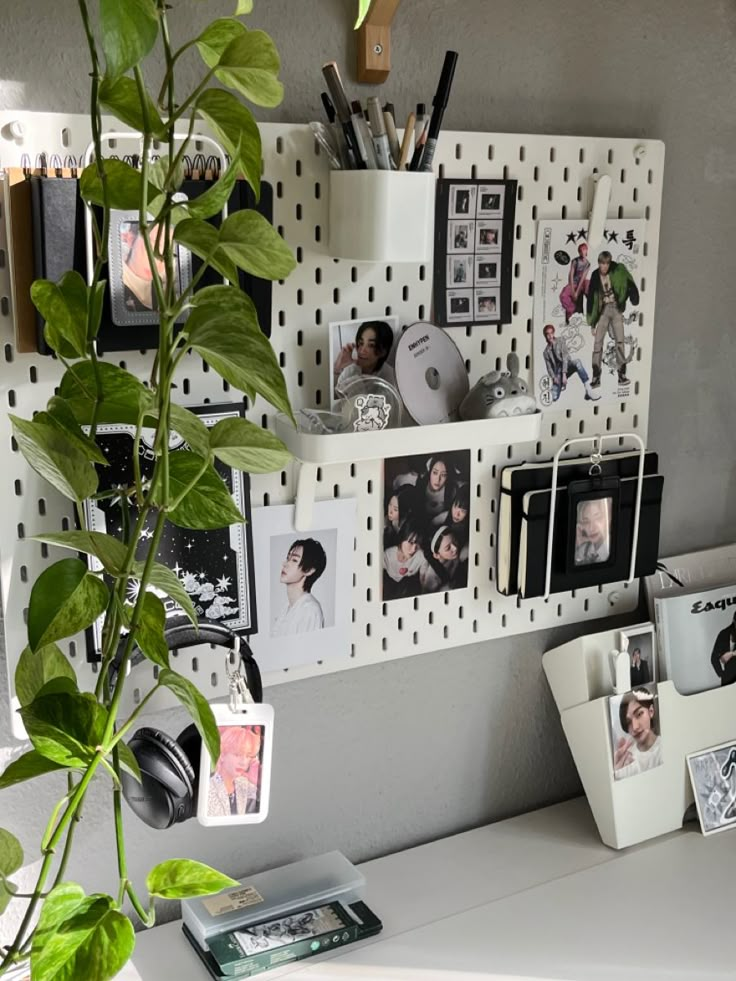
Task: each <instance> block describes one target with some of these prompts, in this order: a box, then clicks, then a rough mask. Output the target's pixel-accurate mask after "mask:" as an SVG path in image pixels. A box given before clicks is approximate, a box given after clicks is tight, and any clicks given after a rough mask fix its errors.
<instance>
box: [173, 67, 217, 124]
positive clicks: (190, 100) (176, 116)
mask: <svg viewBox="0 0 736 981" xmlns="http://www.w3.org/2000/svg"><path fill="white" fill-rule="evenodd" d="M214 74H215V69H214V68H210V70H209V71H208V72H207V74H206V75H205V77H204V78H203V79H202V81H201V82H200V83H199V85H198V86H197V87H196V89H195V90H194V91H193V92H192V94H191V95H190V96H189V97H188V98H187V99H185V101H184V102H182V104H181V105H180V106H179V108H178V109H177V110H176V112H174V113H173V114H172V115H171V116H170V117H169V125H172V124H173V123H177V122H178V121H179V120H180V119H181V117H182V116H183V115H184V114H185V113H186V111H187V109H189V107H190V106H192V105H194V103H195V102H196V101H197V99H198V98H199V97H200V95H201V94H202V93H203V92H204V90H205V89H206V88H207V86H208V85H209V84H210V82H211V81H212V78H213V76H214Z"/></svg>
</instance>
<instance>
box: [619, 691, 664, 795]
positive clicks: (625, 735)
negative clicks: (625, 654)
mask: <svg viewBox="0 0 736 981" xmlns="http://www.w3.org/2000/svg"><path fill="white" fill-rule="evenodd" d="M608 704H609V710H610V718H611V752H612V759H613V775H614V777H615V779H616V780H623V779H625V778H626V777H633V776H636V775H637V774H639V773H644V772H645V771H646V770H652V769H654V768H655V767H658V766H661V765H662V762H663V760H662V736H661V733H660V730H659V712H658V704H657V686H656V685H639V686H637V687H636V688H634V689H633V690H632V691H629V692H626V694H625V695H612V696H611V697H610V698H609V700H608Z"/></svg>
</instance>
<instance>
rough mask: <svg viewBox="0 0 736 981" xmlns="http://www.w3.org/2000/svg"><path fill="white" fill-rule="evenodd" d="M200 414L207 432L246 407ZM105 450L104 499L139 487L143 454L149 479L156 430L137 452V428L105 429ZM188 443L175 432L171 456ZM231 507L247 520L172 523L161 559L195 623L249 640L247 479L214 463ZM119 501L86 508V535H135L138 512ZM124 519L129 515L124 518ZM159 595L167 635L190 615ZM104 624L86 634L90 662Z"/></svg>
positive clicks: (142, 549) (252, 604)
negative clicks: (206, 526)
mask: <svg viewBox="0 0 736 981" xmlns="http://www.w3.org/2000/svg"><path fill="white" fill-rule="evenodd" d="M189 408H190V410H191V411H192V412H196V413H197V415H198V416H199V418H200V420H201V421H202V422H203V423H204V425H205V426H207V427H208V428H211V427H213V426H215V425H216V424H217V423H218V422H220V421H221V420H223V419H229V418H233V417H235V418H239V417H241V416H243V415H244V408H243V406H242V405H238V404H235V403H231V404H220V405H205V406H189ZM97 434H98V442H99V445H100V449H101V450H102V452H103V453H104V454H105V457H106V458H107V460H108V461H109V464H110V465H109V466H107V467H102V466H98V467H97V472H98V478H99V492H100V493H104V492H105V491H111V490H115V489H117V488H119V487H121V486H122V487H123V488H127V487H131V486H132V485H133V484H134V482H135V473H134V468H133V457H134V454H135V452H136V449H137V452H138V459H139V462H140V470H141V477H142V479H144V480H145V479H146V478H147V477H150V475H151V472H152V460H153V452H152V450H153V447H152V438H153V435H154V432H153V430H150V429H145V428H144V429H143V430H142V432H141V438H140V442H139V444H138V446H137V447H136V439H135V437H136V427H135V426H128V425H123V424H117V423H111V424H101V425H98V427H97ZM188 450H189V446H188V444H187V443H186V442H185V441H184V439H183V438H182V437H180V436H179V435H178V434H176V433H174V432H172V434H171V438H170V442H169V452H170V453H172V454H174V453H180V452H181V453H185V452H187V451H188ZM213 466H214V468H215V470H216V471H217V473H218V475H219V476H220V478H221V479H222V482H223V484H224V486H225V487H226V488H227V491H228V493H229V494H230V495H231V497H232V499H233V503H234V504H235V506H236V507H237V508H238V510H239V511H240V513H241V514H242V515H243V516H244V517H245V519H246V521H245V524H242V523H240V524H234V525H230V526H229V527H227V528H216V529H210V530H206V531H205V530H196V529H192V528H184V527H180V526H179V525H177V524H174V523H173V522H171V521H167V522H166V525H165V527H164V531H163V534H162V536H161V539H160V542H159V547H158V551H157V553H156V560H157V561H158V562H160V563H162V564H163V565H165V566H167V567H168V568H169V569H171V570H172V572H173V573H174V574H175V575H176V576H177V577H178V578H179V580H180V582H181V584H182V586H183V588H184V589H185V590H186V592H187V593H188V594H189V597H190V599H191V600H192V603H193V604H194V609H195V612H196V614H197V617H198V619H199V620H200V622H202V623H212V622H214V623H222V624H224V625H225V626H226V627H228V628H229V629H230V630H232V631H233V632H234V633H237V634H241V635H245V634H249V633H250V632H251V631H253V630H255V629H256V626H257V620H256V597H255V578H254V575H253V539H252V532H251V525H250V477H249V475H248V474H247V473H243V472H242V471H240V470H233V469H232V468H231V467H229V466H227V465H226V464H224V463H222V462H221V461H219V460H215V462H214V464H213ZM124 499H125V500H128V499H127V498H123V497H121V496H120V495H118V494H116V495H115V496H113V497H103V498H99V499H96V500H86V501H84V502H83V512H84V520H85V523H86V527H87V528H88V529H89V531H100V532H104V533H106V534H108V535H113V536H115V537H118V538H123V537H124V535H125V529H126V528H134V527H135V525H136V521H137V518H138V509H137V508H136V507H134V505H133V504H131V503H130V501H129V500H128V503H127V508H126V511H125V512H124V510H123V504H122V501H123V500H124ZM126 512H127V513H126ZM155 522H156V516H155V513H154V514H152V515H151V516H150V517H149V519H148V520H147V521H146V523H145V524H144V526H143V528H142V529H141V534H140V540H139V543H138V548H137V551H136V558H137V559H139V560H141V561H142V560H144V559H145V558H146V556H147V555H148V551H149V549H150V542H151V539H152V538H153V530H154V527H153V526H154V524H155ZM87 564H88V566H89V568H90V570H91V571H93V572H100V571H101V570H102V565H101V563H100V562H99V560H98V559H97V558H96V557H95V556H87ZM111 582H112V580H111ZM136 587H137V583H132V584H131V587H130V589H131V592H130V595H129V600H130V601H135V599H136V596H137V590H136ZM149 589H150V591H151V592H153V593H154V594H155V595H156V596H158V597H159V598H160V599H161V601H162V602H163V604H164V609H165V611H166V626H167V628H169V627H173V626H176V625H177V624H179V623H185V622H188V618H187V616H186V614H185V613H184V612H183V610H182V609H181V607H180V606H179V604H178V603H176V602H175V601H174V600H172V599H170V598H169V597H168V596H167V595H165V594H164V593H162V592H161V591H160V590H157V589H156V588H155V587H153V586H149ZM103 620H104V618H103V617H101V618H100V619H99V620H98V621H96V622H95V623H94V624H93V625H92V627H90V629H89V630H88V631H87V658H88V660H90V661H97V660H99V657H100V651H101V646H102V633H101V631H102V623H103Z"/></svg>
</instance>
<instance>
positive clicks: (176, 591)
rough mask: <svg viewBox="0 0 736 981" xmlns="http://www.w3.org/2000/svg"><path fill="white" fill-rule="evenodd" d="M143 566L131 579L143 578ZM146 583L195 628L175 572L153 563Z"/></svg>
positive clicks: (189, 602)
mask: <svg viewBox="0 0 736 981" xmlns="http://www.w3.org/2000/svg"><path fill="white" fill-rule="evenodd" d="M176 456H178V453H176V454H174V457H171V458H170V459H174V458H175V457H176ZM144 564H145V563H143V562H136V563H135V564H134V566H133V571H132V572H131V574H130V575H131V577H132V578H133V579H141V578H142V577H143V567H144ZM148 583H149V586H153V587H154V588H155V589H158V590H160V591H161V592H162V593H164V594H165V595H166V596H168V597H169V598H170V599H172V600H174V601H175V602H176V603H178V604H179V606H180V607H181V608H182V611H183V612H184V613H185V614H186V615H187V617H188V618H189V619H190V620H191V622H192V624H193V625H194V626H195V627H196V626H197V624H198V622H199V621H198V620H197V614H196V613H195V612H194V604H193V603H192V599H191V597H190V595H189V593H188V592H187V591H186V589H184V586H183V584H182V581H181V579H179V577H178V576H177V574H176V573H175V572H172V571H171V569H168V568H167V567H166V566H165V565H161V563H160V562H154V563H153V566H152V567H151V573H150V577H149V580H148Z"/></svg>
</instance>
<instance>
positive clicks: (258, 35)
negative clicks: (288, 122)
mask: <svg viewBox="0 0 736 981" xmlns="http://www.w3.org/2000/svg"><path fill="white" fill-rule="evenodd" d="M280 68H281V59H280V58H279V53H278V51H277V50H276V45H275V44H274V43H273V41H272V40H271V38H270V37H269V36H268V34H266V33H265V31H248V30H246V32H245V33H244V34H241V35H239V36H238V37H234V38H233V40H232V41H231V42H230V44H228V46H227V47H226V48H225V50H224V51H223V52H222V55H221V56H220V59H219V61H218V62H217V68H216V69H215V78H217V80H218V81H219V82H222V84H223V85H225V86H227V88H229V89H235V90H236V91H237V92H240V94H241V95H244V96H245V97H246V99H248V100H249V101H250V102H253V103H255V105H257V106H267V107H269V108H274V107H275V106H278V105H279V104H280V103H281V100H282V99H283V97H284V86H283V85H282V84H281V82H280V81H279V80H278V74H279V69H280Z"/></svg>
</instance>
